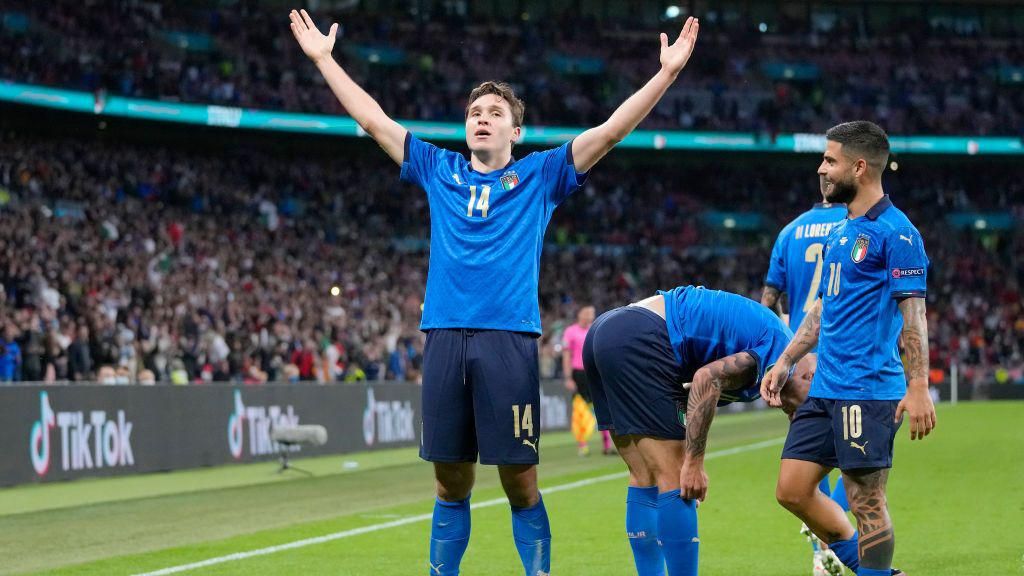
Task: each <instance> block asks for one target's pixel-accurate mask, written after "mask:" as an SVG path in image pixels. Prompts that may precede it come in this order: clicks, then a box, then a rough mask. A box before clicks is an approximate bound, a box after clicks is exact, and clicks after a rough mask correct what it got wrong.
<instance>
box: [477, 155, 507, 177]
mask: <svg viewBox="0 0 1024 576" xmlns="http://www.w3.org/2000/svg"><path fill="white" fill-rule="evenodd" d="M515 163H516V157H515V156H514V155H513V156H509V159H508V164H505V167H504V168H498V169H496V170H491V171H490V172H487V173H486V174H485V173H484V172H477V171H476V170H474V169H473V161H472V160H466V169H467V170H469V171H470V172H472V173H473V174H480V175H481V176H487V175H488V174H494V173H495V172H501V171H502V170H508V168H509V166H511V165H513V164H515Z"/></svg>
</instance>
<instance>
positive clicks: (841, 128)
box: [825, 120, 889, 172]
mask: <svg viewBox="0 0 1024 576" xmlns="http://www.w3.org/2000/svg"><path fill="white" fill-rule="evenodd" d="M825 138H827V139H829V140H832V141H833V142H838V143H839V144H842V145H843V151H844V152H847V153H848V154H851V155H855V156H862V157H863V158H864V160H865V161H867V163H868V164H869V165H870V166H871V167H873V168H875V169H877V170H878V171H879V172H883V171H884V170H885V163H886V161H887V160H889V136H888V135H887V134H886V133H885V130H882V127H881V126H879V125H878V124H875V123H874V122H868V121H867V120H856V121H854V122H843V123H842V124H838V125H836V126H833V127H831V128H829V130H828V132H826V133H825Z"/></svg>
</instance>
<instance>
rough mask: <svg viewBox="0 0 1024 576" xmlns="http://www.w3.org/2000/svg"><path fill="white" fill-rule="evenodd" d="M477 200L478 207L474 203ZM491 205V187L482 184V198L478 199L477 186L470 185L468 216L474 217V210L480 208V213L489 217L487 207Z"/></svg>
mask: <svg viewBox="0 0 1024 576" xmlns="http://www.w3.org/2000/svg"><path fill="white" fill-rule="evenodd" d="M474 202H476V208H474V207H473V203H474ZM490 207H491V187H490V186H486V185H485V186H481V187H480V200H479V201H477V199H476V186H470V187H469V206H468V207H467V208H466V216H469V217H470V218H472V217H473V210H474V209H475V210H479V211H480V215H481V216H482V217H484V218H487V209H488V208H490Z"/></svg>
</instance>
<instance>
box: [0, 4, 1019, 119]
mask: <svg viewBox="0 0 1024 576" xmlns="http://www.w3.org/2000/svg"><path fill="white" fill-rule="evenodd" d="M9 4H10V7H9V12H7V13H6V14H9V15H11V17H5V18H4V20H3V25H2V26H0V79H8V80H14V81H19V82H28V83H36V84H44V85H51V86H60V87H70V88H76V89H81V90H90V91H95V92H97V93H98V94H100V95H101V97H102V95H103V94H109V95H123V96H133V97H145V98H159V99H163V100H169V101H184V102H201V103H215V104H222V105H230V106H239V107H255V108H268V109H283V110H292V111H302V112H314V113H344V110H342V109H341V108H340V106H339V105H338V103H337V102H336V101H335V100H334V98H333V97H332V96H331V94H330V91H329V90H327V89H326V88H325V87H324V86H323V83H322V82H323V81H322V78H321V76H320V74H318V73H317V71H316V70H315V69H314V68H313V67H312V66H311V65H309V63H308V62H307V61H306V59H305V57H304V56H303V55H302V54H301V53H300V51H299V49H298V47H297V46H296V45H295V42H294V41H293V39H292V38H291V35H290V34H289V33H288V28H287V20H286V17H285V14H284V13H283V12H281V11H280V10H278V9H277V8H276V7H266V6H260V5H259V4H258V3H255V2H252V3H249V2H241V3H237V4H232V5H231V8H230V9H225V8H202V7H197V6H196V5H195V4H193V3H175V2H130V1H127V0H119V1H116V2H80V1H78V0H56V1H54V2H34V1H32V0H12V2H10V3H9ZM331 19H335V20H339V21H342V22H343V24H344V27H343V32H342V38H341V39H340V40H339V45H338V48H336V55H337V57H339V58H340V59H341V60H342V61H343V62H344V63H345V64H346V67H347V68H348V69H349V70H350V71H351V73H352V74H353V76H354V77H355V79H356V80H357V81H358V82H359V83H360V84H361V85H363V86H365V87H366V88H367V89H368V90H369V91H370V92H371V93H372V94H373V95H374V96H375V97H376V98H377V99H378V100H379V101H380V102H381V104H382V105H383V107H384V109H385V110H387V111H389V112H390V113H392V114H393V115H394V116H396V117H398V118H415V119H424V120H446V121H461V120H462V117H463V112H462V110H463V103H464V99H465V97H466V94H467V93H468V88H469V87H470V86H472V85H474V84H476V83H477V82H479V81H480V80H481V79H487V78H493V77H497V78H500V79H510V80H513V81H515V82H516V83H517V84H516V88H517V90H518V91H519V92H520V94H521V95H522V96H523V97H524V99H525V101H526V102H527V103H528V107H527V122H528V123H532V124H546V125H592V124H594V123H597V122H600V121H603V120H604V119H605V118H606V117H607V116H608V114H609V113H610V112H611V110H613V109H614V107H615V106H616V105H617V104H618V103H619V102H621V101H622V100H623V99H624V98H625V97H627V96H628V95H629V94H630V93H631V92H632V91H633V90H635V89H637V87H639V85H640V84H641V83H642V82H643V81H644V80H645V79H646V78H647V77H648V76H649V75H650V74H651V73H652V72H653V70H654V68H655V67H656V66H657V64H658V62H657V58H656V55H657V51H656V48H657V41H656V40H655V38H656V35H655V33H654V32H651V31H650V28H651V26H650V25H647V26H645V25H643V24H641V23H640V22H631V21H629V20H628V19H610V20H609V21H594V20H593V19H590V18H580V17H579V16H578V15H573V14H565V15H563V16H560V17H559V18H554V19H550V18H544V19H541V18H537V19H534V20H522V19H517V20H514V21H506V22H502V21H497V20H494V19H478V18H475V17H474V18H471V19H467V18H465V17H435V18H433V19H430V20H426V21H417V20H415V19H412V18H411V17H410V16H409V15H408V14H404V15H403V14H364V13H358V14H350V13H347V12H339V13H336V14H323V15H321V22H322V23H325V22H327V21H328V20H331ZM705 20H706V19H705ZM705 24H706V25H705V27H704V28H705V29H703V30H702V31H703V34H702V40H701V47H700V52H701V57H700V58H697V59H695V60H694V62H693V64H692V65H691V66H690V67H689V68H687V71H686V74H685V78H684V80H683V81H682V82H679V83H678V85H677V86H676V87H674V88H673V89H672V91H671V92H670V93H669V94H668V95H667V96H666V98H664V99H663V101H662V103H661V104H660V105H659V107H658V108H657V109H656V110H655V111H654V113H652V114H651V116H650V117H649V118H648V119H647V120H646V121H645V123H644V124H643V127H646V128H675V129H685V130H728V131H743V132H753V133H757V134H763V135H767V136H769V137H770V136H771V135H773V134H776V133H780V132H815V133H820V132H823V131H824V130H825V129H826V128H828V127H829V126H832V125H834V124H836V123H838V122H840V121H842V120H845V119H849V118H872V119H874V120H876V121H878V122H880V123H881V124H883V125H885V126H886V127H887V129H888V130H889V132H890V133H892V134H917V133H923V134H974V135H986V134H988V135H1015V136H1019V135H1022V134H1024V80H1020V79H1019V77H1020V75H1021V74H1022V72H1021V69H1020V68H1018V67H1019V66H1020V65H1021V63H1022V62H1024V40H1021V38H1024V36H1022V35H1021V34H1020V31H1018V32H1017V33H1016V34H1004V35H1002V36H1000V35H998V34H992V35H989V34H987V33H986V32H984V31H983V30H981V29H979V28H977V27H962V26H955V25H946V24H943V23H941V22H938V21H936V20H934V19H932V20H930V19H928V18H925V17H924V16H920V17H906V18H893V19H891V20H889V21H887V22H884V23H878V22H874V21H871V22H866V21H857V20H848V19H845V18H838V19H837V20H836V21H834V22H831V23H830V24H828V25H821V24H817V25H815V24H812V22H810V21H809V20H808V19H806V18H805V19H788V20H785V21H784V22H780V23H778V24H775V23H773V25H772V27H771V28H769V27H766V28H765V29H766V31H767V32H768V33H765V34H762V33H761V32H760V31H758V26H759V24H758V23H757V22H756V21H753V20H750V19H749V18H739V19H735V20H726V19H725V18H722V19H721V20H720V21H714V22H705ZM675 25H676V24H675V23H673V22H662V23H661V25H660V27H661V28H663V29H665V30H669V29H671V28H672V27H673V26H675ZM780 30H784V31H785V32H784V33H782V32H780ZM595 31H596V33H595ZM1015 71H1016V75H1014V74H1015ZM1014 78H1018V79H1017V80H1014Z"/></svg>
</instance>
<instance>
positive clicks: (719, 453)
mask: <svg viewBox="0 0 1024 576" xmlns="http://www.w3.org/2000/svg"><path fill="white" fill-rule="evenodd" d="M784 440H785V438H782V437H780V438H772V439H771V440H763V441H761V442H754V443H753V444H744V445H742V446H736V447H735V448H727V449H725V450H716V451H714V452H710V453H708V454H707V455H706V456H705V457H704V459H705V460H710V459H713V458H721V457H723V456H732V455H733V454H740V453H743V452H750V451H752V450H760V449H761V448H767V447H769V446H775V445H778V444H782V442H783V441H784ZM626 476H627V473H626V472H616V473H614V474H605V475H603V476H595V477H593V478H585V479H583V480H577V481H576V482H569V483H567V484H558V485H557V486H549V487H545V488H543V490H541V491H542V492H543V493H544V494H545V495H547V494H554V493H555V492H563V491H565V490H572V489H574V488H581V487H583V486H590V485H591V484H597V483H599V482H607V481H608V480H616V479H619V478H625V477H626ZM500 504H506V505H507V504H508V500H506V499H505V498H495V499H493V500H484V501H483V502H477V503H475V504H473V505H472V506H471V508H472V509H473V510H476V509H477V508H489V507H491V506H498V505H500ZM432 516H433V514H418V515H416V516H407V517H405V518H400V519H398V520H392V521H391V522H381V523H379V524H371V525H369V526H362V527H360V528H353V529H351V530H344V531H342V532H334V533H333V534H325V535H323V536H317V537H315V538H305V539H303V540H296V541H294V542H288V543H287V544H278V545H277V546H268V547H266V548H258V549H256V550H249V551H247V552H235V553H234V554H228V555H226V556H217V557H216V558H209V559H207V560H201V561H199V562H192V563H191V564H182V565H180V566H171V567H169V568H162V569H160V570H156V571H153V572H144V573H140V574H135V575H134V576H164V575H166V574H177V573H179V572H186V571H189V570H195V569H197V568H205V567H207V566H213V565H216V564H223V563H225V562H233V561H235V560H245V559H246V558H253V557H255V556H265V555H267V554H274V553H277V552H283V551H285V550H293V549H295V548H304V547H306V546H312V545H314V544H323V543H324V542H330V541H332V540H340V539H342V538H349V537H352V536H359V535H360V534H368V533H370V532H378V531H380V530H387V529H389V528H397V527H399V526H405V525H406V524H412V523H415V522H424V521H426V520H430V519H431V517H432Z"/></svg>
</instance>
